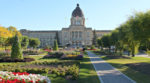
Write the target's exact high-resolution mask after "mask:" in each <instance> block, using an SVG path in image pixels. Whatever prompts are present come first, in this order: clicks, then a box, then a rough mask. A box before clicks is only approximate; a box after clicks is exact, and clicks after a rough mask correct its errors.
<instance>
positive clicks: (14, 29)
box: [7, 26, 21, 37]
mask: <svg viewBox="0 0 150 83" xmlns="http://www.w3.org/2000/svg"><path fill="white" fill-rule="evenodd" d="M7 30H8V31H10V33H11V34H12V35H13V36H15V35H17V36H19V37H20V36H21V33H20V32H19V31H18V30H17V29H16V27H13V26H9V27H8V28H7Z"/></svg>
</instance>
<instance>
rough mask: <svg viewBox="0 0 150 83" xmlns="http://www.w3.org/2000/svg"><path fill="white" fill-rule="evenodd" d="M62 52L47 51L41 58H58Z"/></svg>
mask: <svg viewBox="0 0 150 83" xmlns="http://www.w3.org/2000/svg"><path fill="white" fill-rule="evenodd" d="M63 54H64V53H63V52H49V53H48V55H46V56H44V57H43V58H60V57H61V56H62V55H63Z"/></svg>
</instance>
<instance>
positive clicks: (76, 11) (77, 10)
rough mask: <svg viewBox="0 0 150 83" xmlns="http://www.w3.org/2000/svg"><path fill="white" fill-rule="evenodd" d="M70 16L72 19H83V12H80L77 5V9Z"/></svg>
mask: <svg viewBox="0 0 150 83" xmlns="http://www.w3.org/2000/svg"><path fill="white" fill-rule="evenodd" d="M72 16H73V17H77V16H79V17H84V15H83V12H82V10H81V9H80V7H79V4H77V7H76V8H75V9H74V10H73V12H72Z"/></svg>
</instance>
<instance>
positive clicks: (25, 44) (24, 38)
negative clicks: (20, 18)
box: [21, 36, 29, 49]
mask: <svg viewBox="0 0 150 83" xmlns="http://www.w3.org/2000/svg"><path fill="white" fill-rule="evenodd" d="M28 45H29V38H28V37H27V36H22V41H21V47H22V48H24V49H26V48H27V47H28Z"/></svg>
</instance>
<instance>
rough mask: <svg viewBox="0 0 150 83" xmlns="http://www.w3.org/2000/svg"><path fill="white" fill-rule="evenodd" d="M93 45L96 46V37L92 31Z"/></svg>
mask: <svg viewBox="0 0 150 83" xmlns="http://www.w3.org/2000/svg"><path fill="white" fill-rule="evenodd" d="M92 43H93V45H94V46H97V35H96V30H94V31H93V42H92Z"/></svg>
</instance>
